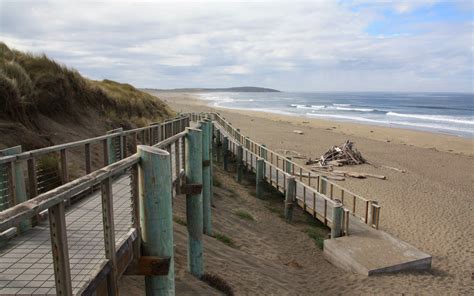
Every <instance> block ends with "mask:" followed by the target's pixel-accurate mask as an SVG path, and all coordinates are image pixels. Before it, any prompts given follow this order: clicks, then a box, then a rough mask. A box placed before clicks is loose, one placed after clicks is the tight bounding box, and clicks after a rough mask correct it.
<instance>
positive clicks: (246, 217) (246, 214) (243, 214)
mask: <svg viewBox="0 0 474 296" xmlns="http://www.w3.org/2000/svg"><path fill="white" fill-rule="evenodd" d="M234 214H236V215H237V216H238V217H239V218H241V219H244V220H248V221H255V218H254V217H253V216H252V215H251V214H250V213H249V212H246V211H244V210H237V211H235V213H234Z"/></svg>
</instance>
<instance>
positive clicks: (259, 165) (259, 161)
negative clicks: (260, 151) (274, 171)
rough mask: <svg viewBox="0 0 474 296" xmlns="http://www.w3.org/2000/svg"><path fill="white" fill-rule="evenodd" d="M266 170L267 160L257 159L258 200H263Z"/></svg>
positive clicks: (256, 181) (256, 182)
mask: <svg viewBox="0 0 474 296" xmlns="http://www.w3.org/2000/svg"><path fill="white" fill-rule="evenodd" d="M264 168H265V160H263V158H259V159H257V170H256V171H257V173H256V174H255V176H256V180H255V184H256V191H257V198H262V191H263V188H262V187H263V177H264Z"/></svg>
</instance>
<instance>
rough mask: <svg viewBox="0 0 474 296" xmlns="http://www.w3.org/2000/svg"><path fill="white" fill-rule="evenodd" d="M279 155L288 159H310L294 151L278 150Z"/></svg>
mask: <svg viewBox="0 0 474 296" xmlns="http://www.w3.org/2000/svg"><path fill="white" fill-rule="evenodd" d="M277 153H280V154H283V155H284V156H286V157H291V158H298V159H307V158H308V157H307V156H305V155H303V154H301V153H299V152H297V151H294V150H285V149H277Z"/></svg>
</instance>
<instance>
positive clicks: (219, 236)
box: [214, 233, 237, 249]
mask: <svg viewBox="0 0 474 296" xmlns="http://www.w3.org/2000/svg"><path fill="white" fill-rule="evenodd" d="M214 238H215V239H217V240H218V241H220V242H222V243H223V244H225V245H227V246H229V247H231V248H234V249H235V248H236V247H237V246H236V245H235V243H234V241H233V240H232V239H231V238H230V237H228V236H227V235H225V234H223V233H215V234H214Z"/></svg>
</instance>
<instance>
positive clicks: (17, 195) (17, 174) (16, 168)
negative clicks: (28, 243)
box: [0, 145, 36, 232]
mask: <svg viewBox="0 0 474 296" xmlns="http://www.w3.org/2000/svg"><path fill="white" fill-rule="evenodd" d="M21 151H22V149H21V145H20V146H15V147H11V148H7V149H4V150H0V156H9V155H14V154H18V153H21ZM0 166H3V164H0ZM24 168H25V162H24V161H14V162H13V163H12V166H11V169H12V170H13V171H12V172H11V176H12V180H11V181H12V182H11V185H12V188H8V187H9V186H5V184H8V183H9V182H8V174H7V175H5V176H1V175H0V183H1V184H3V185H1V186H2V188H0V189H3V188H4V190H3V194H5V193H6V192H8V191H9V194H10V195H11V197H10V200H11V201H13V204H10V203H9V200H8V199H7V198H6V195H5V197H3V198H2V196H0V211H2V210H5V209H7V208H8V207H13V206H14V205H17V204H20V203H22V202H24V201H27V200H28V196H27V195H26V184H25V177H24V175H23V171H24ZM30 182H31V183H33V182H36V180H30ZM8 189H10V190H8ZM12 197H13V198H12ZM2 204H3V205H2ZM30 228H31V220H30V219H26V220H23V221H21V222H20V224H19V225H18V231H19V232H24V231H26V230H28V229H30Z"/></svg>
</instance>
